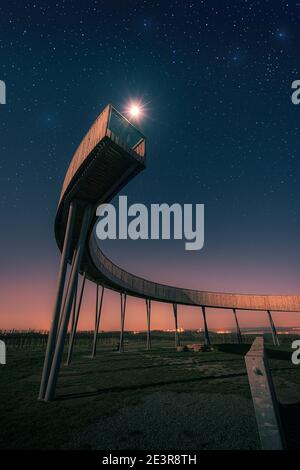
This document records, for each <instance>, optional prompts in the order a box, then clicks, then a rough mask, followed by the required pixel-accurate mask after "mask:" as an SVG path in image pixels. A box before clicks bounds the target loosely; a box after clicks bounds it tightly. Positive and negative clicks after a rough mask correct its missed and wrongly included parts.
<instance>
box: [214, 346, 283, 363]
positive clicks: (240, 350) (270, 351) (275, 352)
mask: <svg viewBox="0 0 300 470" xmlns="http://www.w3.org/2000/svg"><path fill="white" fill-rule="evenodd" d="M250 348H251V344H234V343H232V344H230V343H229V344H228V343H226V344H218V345H217V346H216V349H217V350H218V351H222V352H225V353H229V354H238V355H240V356H245V355H246V354H247V352H248V351H249V349H250ZM266 353H267V357H268V358H269V359H280V360H282V361H290V360H291V352H290V351H286V350H282V349H275V347H274V348H272V347H268V346H267V347H266Z"/></svg>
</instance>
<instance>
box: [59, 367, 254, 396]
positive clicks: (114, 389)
mask: <svg viewBox="0 0 300 470" xmlns="http://www.w3.org/2000/svg"><path fill="white" fill-rule="evenodd" d="M246 375H247V374H246V373H244V372H243V373H237V374H223V375H212V376H206V377H205V376H203V377H197V378H191V379H184V380H182V379H181V380H167V381H161V382H152V383H147V384H138V385H129V386H126V387H110V388H103V389H98V390H95V391H93V392H78V393H70V394H67V395H58V396H57V397H56V400H70V399H74V398H89V397H95V396H97V395H102V394H105V393H120V392H126V391H130V390H143V389H147V388H156V387H163V386H165V385H174V384H185V383H193V382H203V381H209V380H224V379H232V378H237V377H244V376H246Z"/></svg>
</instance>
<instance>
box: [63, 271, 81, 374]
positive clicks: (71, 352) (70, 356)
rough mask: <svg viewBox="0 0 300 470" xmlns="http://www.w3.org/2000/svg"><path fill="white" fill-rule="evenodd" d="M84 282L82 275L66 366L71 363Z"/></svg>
mask: <svg viewBox="0 0 300 470" xmlns="http://www.w3.org/2000/svg"><path fill="white" fill-rule="evenodd" d="M85 280H86V273H84V275H83V279H82V284H81V291H80V295H79V301H78V306H77V310H76V316H75V322H74V327H73V329H72V332H71V339H70V343H69V350H68V358H67V362H66V365H67V366H68V365H70V364H71V361H72V355H73V348H74V341H75V336H76V331H77V325H78V320H79V314H80V309H81V302H82V297H83V291H84V285H85Z"/></svg>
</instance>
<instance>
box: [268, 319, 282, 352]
mask: <svg viewBox="0 0 300 470" xmlns="http://www.w3.org/2000/svg"><path fill="white" fill-rule="evenodd" d="M267 312H268V317H269V322H270V326H271V331H272V338H273V344H274V346H280V342H279V338H278V335H277V331H276V327H275V323H274V321H273V318H272V315H271V312H270V310H267Z"/></svg>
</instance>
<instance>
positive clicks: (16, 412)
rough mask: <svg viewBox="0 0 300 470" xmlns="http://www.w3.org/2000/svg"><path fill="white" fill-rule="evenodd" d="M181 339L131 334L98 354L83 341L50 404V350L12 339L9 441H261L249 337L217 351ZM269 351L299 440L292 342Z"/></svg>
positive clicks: (48, 445)
mask: <svg viewBox="0 0 300 470" xmlns="http://www.w3.org/2000/svg"><path fill="white" fill-rule="evenodd" d="M172 345H173V342H171V341H167V340H166V341H164V342H161V341H160V342H157V343H156V344H154V348H153V350H152V351H150V352H147V351H145V350H144V349H143V347H142V345H141V344H137V343H134V342H132V343H130V342H129V344H128V345H127V351H126V352H125V353H124V354H119V353H118V352H113V351H112V350H111V349H112V348H111V346H109V345H103V346H101V347H100V348H99V351H98V355H97V357H96V358H95V359H91V358H90V357H89V354H90V349H87V348H86V347H80V348H78V347H77V349H76V350H75V354H74V360H73V363H72V364H71V366H69V367H65V366H64V367H63V368H62V370H61V374H60V379H59V384H58V389H57V399H56V401H55V402H53V403H50V404H49V403H43V402H38V401H37V394H38V388H39V381H40V377H41V369H42V363H43V354H44V350H21V349H18V350H17V349H8V358H7V365H6V366H3V367H1V373H0V416H1V427H0V448H1V449H53V448H56V449H63V448H105V447H104V446H107V447H106V448H110V449H118V448H142V446H143V443H144V445H146V444H145V443H149V444H147V445H150V446H154V448H155V447H156V448H160V449H173V447H174V445H175V443H176V442H177V443H178V444H177V445H178V446H179V447H178V449H181V450H184V449H185V448H186V449H189V448H193V447H194V448H230V447H233V448H256V447H257V446H258V440H257V433H256V425H255V420H254V414H253V407H252V402H251V399H250V398H251V397H250V390H249V386H248V380H247V375H246V370H245V365H244V358H243V355H244V353H245V352H246V351H247V350H248V347H249V346H247V345H245V346H239V345H233V344H230V343H228V344H220V345H218V346H217V348H218V349H216V350H214V351H213V352H209V353H189V352H182V353H178V352H176V351H175V350H174V348H173V347H172ZM269 355H270V364H271V368H272V375H273V378H274V382H275V386H276V391H277V394H278V397H279V400H280V401H281V402H282V403H283V408H282V412H283V417H284V420H285V421H284V424H285V426H286V429H287V431H288V432H289V436H288V438H289V445H290V446H291V447H298V448H299V447H300V445H299V444H300V439H298V437H299V434H297V433H298V429H299V426H298V424H297V423H299V419H296V418H295V417H297V416H298V414H297V413H299V402H300V374H299V368H297V367H295V366H293V365H292V363H291V362H290V355H291V351H289V350H288V349H287V347H282V348H281V350H280V351H279V352H278V350H277V351H275V350H274V349H272V348H270V351H269ZM297 435H298V437H297ZM153 436H156V438H155V439H153ZM169 446H173V447H169ZM182 446H184V447H182ZM195 446H197V447H195ZM148 450H150V448H149V449H148Z"/></svg>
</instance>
